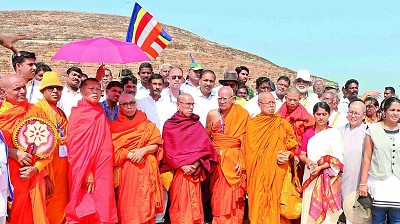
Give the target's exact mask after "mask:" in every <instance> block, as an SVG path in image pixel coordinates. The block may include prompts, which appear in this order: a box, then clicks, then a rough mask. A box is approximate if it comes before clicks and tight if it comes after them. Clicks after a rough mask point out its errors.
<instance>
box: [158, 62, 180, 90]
mask: <svg viewBox="0 0 400 224" xmlns="http://www.w3.org/2000/svg"><path fill="white" fill-rule="evenodd" d="M172 68H173V66H172V65H171V64H170V63H164V64H162V65H160V75H161V76H162V77H163V78H164V88H167V87H168V86H169V82H168V80H167V78H168V75H169V72H170V71H171V69H172ZM182 81H183V80H182Z"/></svg>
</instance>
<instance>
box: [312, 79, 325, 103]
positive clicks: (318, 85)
mask: <svg viewBox="0 0 400 224" xmlns="http://www.w3.org/2000/svg"><path fill="white" fill-rule="evenodd" d="M313 92H314V93H315V94H317V95H318V98H319V99H321V98H322V94H324V92H325V85H324V80H322V79H315V80H314V85H313Z"/></svg>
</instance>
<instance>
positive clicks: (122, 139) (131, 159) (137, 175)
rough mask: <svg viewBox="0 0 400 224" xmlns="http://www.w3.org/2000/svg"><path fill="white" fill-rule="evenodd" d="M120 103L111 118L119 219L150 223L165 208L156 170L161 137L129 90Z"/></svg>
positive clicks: (125, 221) (158, 174) (160, 152)
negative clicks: (116, 173)
mask: <svg viewBox="0 0 400 224" xmlns="http://www.w3.org/2000/svg"><path fill="white" fill-rule="evenodd" d="M119 107H120V109H119V115H118V118H117V120H115V121H113V122H111V134H112V139H113V145H114V166H116V167H117V169H118V176H119V182H118V184H119V187H118V200H117V201H118V204H117V210H118V219H119V220H118V221H119V223H121V224H124V223H153V222H154V216H155V215H156V214H157V213H159V212H162V211H163V210H164V202H163V189H162V185H161V177H160V172H159V170H158V165H159V162H160V160H161V159H162V144H163V141H162V139H161V135H160V131H159V130H158V129H157V127H156V125H155V124H154V123H152V122H150V121H149V120H148V119H147V117H146V114H145V113H144V112H142V111H140V110H137V109H136V100H135V97H134V96H133V95H132V94H123V95H122V96H121V97H120V98H119ZM143 189H148V190H146V191H143Z"/></svg>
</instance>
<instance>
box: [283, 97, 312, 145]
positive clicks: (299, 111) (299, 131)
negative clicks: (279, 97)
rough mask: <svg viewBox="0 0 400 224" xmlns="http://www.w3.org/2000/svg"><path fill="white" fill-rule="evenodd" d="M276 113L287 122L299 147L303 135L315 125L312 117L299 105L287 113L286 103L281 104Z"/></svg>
mask: <svg viewBox="0 0 400 224" xmlns="http://www.w3.org/2000/svg"><path fill="white" fill-rule="evenodd" d="M278 113H279V114H280V115H282V117H284V118H285V119H286V120H288V121H289V123H290V125H291V126H292V128H293V130H294V133H295V135H296V140H297V142H298V143H299V146H301V143H302V139H303V135H304V133H305V132H306V131H307V129H308V128H310V127H312V126H313V125H314V124H315V119H314V117H313V116H312V115H311V114H310V113H308V112H307V110H306V108H305V107H304V106H303V105H301V104H299V105H298V106H297V108H296V109H295V110H294V111H292V112H289V110H288V109H287V105H286V103H283V105H282V106H281V108H279V110H278Z"/></svg>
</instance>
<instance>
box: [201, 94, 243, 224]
mask: <svg viewBox="0 0 400 224" xmlns="http://www.w3.org/2000/svg"><path fill="white" fill-rule="evenodd" d="M218 106H219V108H218V109H214V110H211V111H210V112H209V113H208V115H207V124H206V131H207V132H208V133H209V134H210V136H211V140H212V142H213V144H214V147H215V150H216V151H217V154H218V161H219V162H220V164H219V165H217V167H216V170H215V172H214V174H213V176H212V178H211V207H212V212H213V216H214V219H213V223H242V222H243V215H244V194H245V192H244V190H245V186H246V174H245V167H244V165H245V164H244V154H243V147H244V145H243V142H244V137H245V134H246V128H247V123H248V122H249V121H250V115H249V113H247V111H246V110H245V109H244V108H243V107H241V106H240V105H237V104H235V95H234V94H233V90H232V88H230V87H228V86H224V87H222V88H221V89H220V90H219V91H218Z"/></svg>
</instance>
